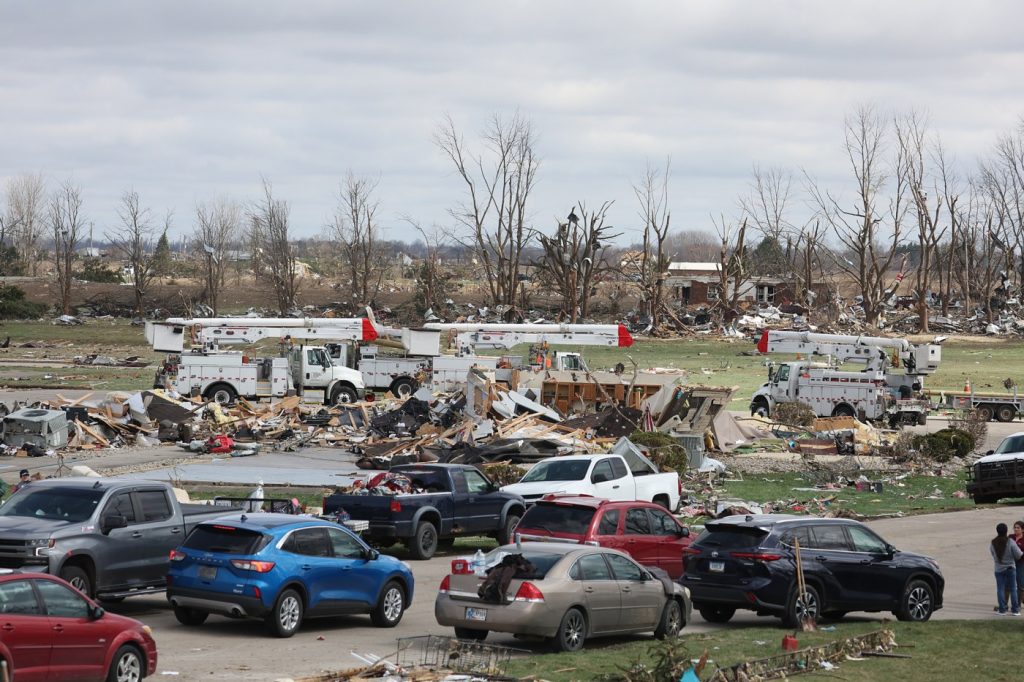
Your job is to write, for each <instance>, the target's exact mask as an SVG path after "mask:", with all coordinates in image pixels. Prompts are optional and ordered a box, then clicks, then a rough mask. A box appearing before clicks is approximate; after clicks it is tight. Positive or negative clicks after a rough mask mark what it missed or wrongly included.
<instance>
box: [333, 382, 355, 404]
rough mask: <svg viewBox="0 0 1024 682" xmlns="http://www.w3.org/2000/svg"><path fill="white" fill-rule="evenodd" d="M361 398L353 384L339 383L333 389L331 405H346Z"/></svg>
mask: <svg viewBox="0 0 1024 682" xmlns="http://www.w3.org/2000/svg"><path fill="white" fill-rule="evenodd" d="M358 399H359V396H358V395H357V394H356V389H354V388H352V387H351V386H343V385H340V384H339V385H338V386H335V387H334V390H332V391H331V405H346V404H348V403H354V402H355V401H356V400H358Z"/></svg>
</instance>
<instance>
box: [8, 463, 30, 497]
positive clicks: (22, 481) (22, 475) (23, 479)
mask: <svg viewBox="0 0 1024 682" xmlns="http://www.w3.org/2000/svg"><path fill="white" fill-rule="evenodd" d="M18 479H19V480H18V482H17V483H15V484H14V487H13V488H11V494H12V495H13V494H14V493H16V492H18V491H19V490H21V489H22V488H24V487H25V486H27V485H28V484H29V483H31V482H32V478H31V477H30V476H29V474H28V469H22V470H21V471H19V472H18Z"/></svg>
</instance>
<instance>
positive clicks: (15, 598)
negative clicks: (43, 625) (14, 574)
mask: <svg viewBox="0 0 1024 682" xmlns="http://www.w3.org/2000/svg"><path fill="white" fill-rule="evenodd" d="M0 613H16V614H19V615H22V616H40V615H42V611H40V610H39V602H37V601H36V593H35V591H34V590H33V589H32V585H31V584H29V581H27V580H12V581H10V582H6V583H0Z"/></svg>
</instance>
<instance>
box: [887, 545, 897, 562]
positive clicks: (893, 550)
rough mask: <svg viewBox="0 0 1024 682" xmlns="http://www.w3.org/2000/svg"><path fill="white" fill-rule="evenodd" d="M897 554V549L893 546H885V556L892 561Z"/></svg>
mask: <svg viewBox="0 0 1024 682" xmlns="http://www.w3.org/2000/svg"><path fill="white" fill-rule="evenodd" d="M895 554H896V548H895V547H893V546H892V545H890V544H889V543H886V545H885V555H886V556H887V557H889V558H890V559H891V558H892V557H893V556H894V555H895Z"/></svg>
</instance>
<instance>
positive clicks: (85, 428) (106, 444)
mask: <svg viewBox="0 0 1024 682" xmlns="http://www.w3.org/2000/svg"><path fill="white" fill-rule="evenodd" d="M75 423H76V424H78V425H79V426H81V427H82V430H83V431H85V432H86V433H87V434H89V435H90V436H92V437H93V438H94V439H95V440H96V441H97V442H98V443H101V444H102V445H103V447H110V441H108V440H107V439H106V438H104V437H103V436H101V435H100V434H99V433H97V432H96V431H94V430H93V429H91V428H90V427H89V425H88V424H85V423H83V422H80V421H78V420H77V419H76V420H75Z"/></svg>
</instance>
